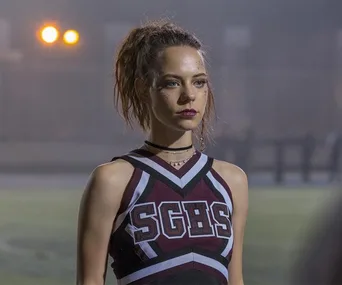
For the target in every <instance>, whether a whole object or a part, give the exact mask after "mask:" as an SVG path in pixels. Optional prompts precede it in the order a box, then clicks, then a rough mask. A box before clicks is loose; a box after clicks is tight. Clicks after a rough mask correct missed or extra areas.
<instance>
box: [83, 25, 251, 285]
mask: <svg viewBox="0 0 342 285" xmlns="http://www.w3.org/2000/svg"><path fill="white" fill-rule="evenodd" d="M115 71H116V76H115V83H116V84H115V98H116V102H117V104H118V106H120V107H121V109H122V114H123V117H124V119H125V120H126V122H127V123H128V124H131V125H132V124H133V123H134V122H137V123H138V124H139V125H140V127H141V128H142V129H143V130H144V131H145V132H146V133H147V140H146V141H145V143H144V144H143V146H142V147H141V148H139V149H137V150H133V151H131V152H130V153H128V154H126V155H123V156H121V157H116V158H114V159H113V160H112V161H111V162H110V163H106V164H103V165H100V166H98V167H97V168H96V169H95V170H94V171H93V173H92V175H91V178H90V181H89V183H88V185H87V187H86V190H85V192H84V196H83V199H82V202H81V206H80V212H79V226H78V227H79V228H78V242H77V243H78V259H77V284H78V285H103V284H104V277H105V274H106V263H107V257H108V255H110V256H111V257H112V259H113V263H112V268H113V270H114V273H115V275H116V278H117V280H118V281H117V282H118V284H120V285H125V284H162V285H168V284H170V285H171V284H172V285H173V284H187V285H189V284H205V285H211V284H224V285H227V284H228V283H229V285H243V276H242V248H243V236H244V228H245V223H246V216H247V208H248V183H247V178H246V175H245V173H244V172H243V171H242V170H241V169H240V168H238V167H236V166H235V165H232V164H230V163H227V162H224V161H219V160H215V159H213V158H210V157H208V156H207V155H205V154H204V153H202V150H203V149H201V150H198V149H196V148H195V147H194V143H193V138H194V137H195V138H196V137H198V138H199V142H200V145H201V146H202V147H201V148H203V143H204V136H206V135H208V131H207V130H208V127H209V126H208V124H209V119H210V117H211V114H212V111H213V107H214V106H213V105H214V103H213V101H214V98H213V93H212V91H211V89H210V85H209V81H208V72H207V69H206V66H205V60H204V53H203V51H202V47H201V43H200V42H199V40H198V39H197V38H196V37H195V36H193V35H192V34H190V33H188V32H186V31H184V30H183V29H181V28H179V27H177V26H175V25H173V24H170V23H156V24H149V25H146V26H143V27H140V28H136V29H134V30H132V31H131V32H130V34H129V35H128V37H127V38H126V39H125V40H124V42H123V44H122V46H121V49H120V50H119V53H118V56H117V59H116V66H115Z"/></svg>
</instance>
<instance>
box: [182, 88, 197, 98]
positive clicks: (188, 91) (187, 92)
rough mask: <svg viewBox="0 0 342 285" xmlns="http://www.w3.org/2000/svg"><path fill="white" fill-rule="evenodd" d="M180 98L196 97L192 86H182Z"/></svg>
mask: <svg viewBox="0 0 342 285" xmlns="http://www.w3.org/2000/svg"><path fill="white" fill-rule="evenodd" d="M182 98H183V100H185V101H194V100H195V99H196V92H195V90H194V89H193V88H192V86H184V88H183V90H182Z"/></svg>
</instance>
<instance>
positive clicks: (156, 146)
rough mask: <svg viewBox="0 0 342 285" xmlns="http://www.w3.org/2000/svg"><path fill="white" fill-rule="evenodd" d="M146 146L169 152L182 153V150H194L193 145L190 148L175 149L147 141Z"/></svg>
mask: <svg viewBox="0 0 342 285" xmlns="http://www.w3.org/2000/svg"><path fill="white" fill-rule="evenodd" d="M145 144H147V145H149V146H152V147H154V148H159V149H162V150H168V151H182V150H188V149H190V148H192V144H191V145H189V146H184V147H175V148H173V147H167V146H161V145H158V144H154V143H151V142H149V141H145Z"/></svg>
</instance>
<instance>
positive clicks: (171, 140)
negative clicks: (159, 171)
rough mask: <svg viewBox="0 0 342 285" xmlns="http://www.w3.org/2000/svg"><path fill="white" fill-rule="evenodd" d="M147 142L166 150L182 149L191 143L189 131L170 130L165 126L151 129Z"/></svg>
mask: <svg viewBox="0 0 342 285" xmlns="http://www.w3.org/2000/svg"><path fill="white" fill-rule="evenodd" d="M147 140H148V141H150V142H152V143H154V144H157V145H159V146H163V147H168V148H182V147H187V146H189V145H192V143H193V142H192V132H191V131H176V130H170V129H168V128H166V127H165V126H163V128H160V129H159V128H154V127H152V128H151V132H150V134H149V136H148V138H147Z"/></svg>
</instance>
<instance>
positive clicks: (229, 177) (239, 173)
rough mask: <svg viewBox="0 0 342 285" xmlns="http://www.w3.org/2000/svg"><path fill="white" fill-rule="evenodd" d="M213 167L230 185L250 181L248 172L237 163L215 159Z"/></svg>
mask: <svg viewBox="0 0 342 285" xmlns="http://www.w3.org/2000/svg"><path fill="white" fill-rule="evenodd" d="M213 167H214V169H215V170H216V172H217V173H218V174H220V175H221V176H222V178H223V179H224V180H225V181H226V182H227V184H228V185H230V184H232V186H233V185H234V186H238V185H241V186H242V185H243V184H245V183H248V182H247V181H248V179H247V175H246V173H245V172H244V171H243V170H242V169H241V168H240V167H238V166H236V165H235V164H232V163H229V162H226V161H222V160H216V159H215V160H214V164H213Z"/></svg>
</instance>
